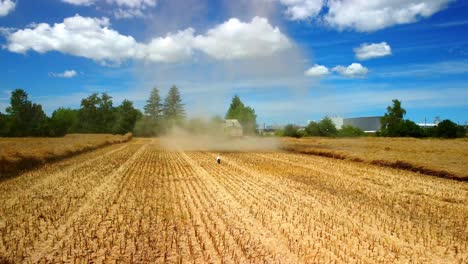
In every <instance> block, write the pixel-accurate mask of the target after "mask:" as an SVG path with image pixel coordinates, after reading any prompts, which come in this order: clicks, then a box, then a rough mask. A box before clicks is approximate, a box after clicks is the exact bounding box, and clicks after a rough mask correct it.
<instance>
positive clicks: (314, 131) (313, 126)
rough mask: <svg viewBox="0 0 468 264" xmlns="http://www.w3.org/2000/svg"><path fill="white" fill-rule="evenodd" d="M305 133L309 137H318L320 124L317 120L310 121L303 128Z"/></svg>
mask: <svg viewBox="0 0 468 264" xmlns="http://www.w3.org/2000/svg"><path fill="white" fill-rule="evenodd" d="M305 133H306V135H307V136H310V137H319V136H321V134H320V126H319V124H318V123H317V122H314V121H311V122H309V124H308V125H307V126H306V128H305Z"/></svg>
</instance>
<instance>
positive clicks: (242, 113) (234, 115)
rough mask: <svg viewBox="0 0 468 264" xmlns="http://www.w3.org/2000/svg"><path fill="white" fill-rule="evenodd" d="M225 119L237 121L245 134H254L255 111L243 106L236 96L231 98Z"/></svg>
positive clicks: (255, 127)
mask: <svg viewBox="0 0 468 264" xmlns="http://www.w3.org/2000/svg"><path fill="white" fill-rule="evenodd" d="M225 118H226V119H237V120H238V121H239V123H241V125H242V128H243V130H244V133H245V134H254V133H255V131H256V129H257V115H256V114H255V110H254V109H253V108H251V107H248V106H245V105H244V103H242V101H241V100H240V98H239V96H237V95H235V96H234V97H233V98H232V102H231V105H230V106H229V109H228V111H227V113H226V116H225Z"/></svg>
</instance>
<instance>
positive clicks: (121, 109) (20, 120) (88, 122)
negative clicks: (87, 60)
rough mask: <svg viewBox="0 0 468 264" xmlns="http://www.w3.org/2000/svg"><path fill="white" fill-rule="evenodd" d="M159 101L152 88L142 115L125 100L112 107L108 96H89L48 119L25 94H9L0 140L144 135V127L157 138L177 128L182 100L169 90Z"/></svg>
mask: <svg viewBox="0 0 468 264" xmlns="http://www.w3.org/2000/svg"><path fill="white" fill-rule="evenodd" d="M159 100H160V99H159V93H158V90H157V89H156V88H155V89H153V91H152V93H151V97H150V99H149V100H148V102H147V105H146V106H145V113H144V114H143V113H141V111H140V110H138V109H136V108H135V107H134V105H133V102H131V101H129V100H123V102H122V103H121V104H120V105H118V106H114V105H113V101H112V96H110V95H109V94H107V93H102V94H98V93H93V94H91V95H89V96H88V97H86V98H83V99H82V100H81V104H80V108H79V109H71V108H59V109H57V110H55V111H54V112H53V113H52V115H51V116H50V117H48V116H47V115H46V114H45V112H44V111H43V109H42V106H41V105H40V104H36V103H33V102H31V101H30V100H29V99H28V94H27V93H26V91H24V90H23V89H16V90H14V91H13V92H12V93H11V97H10V105H9V106H8V107H7V108H6V113H5V114H3V113H0V136H8V137H27V136H32V137H37V136H50V137H58V136H63V135H65V134H69V133H107V134H125V133H128V132H133V131H134V130H138V131H144V128H145V126H149V125H151V126H152V125H155V127H152V128H151V130H152V131H157V132H158V133H156V134H159V132H160V131H165V130H167V127H168V126H171V125H175V124H179V123H180V122H182V121H183V120H184V118H185V110H184V108H183V104H182V99H181V97H180V93H179V91H178V88H177V87H176V86H173V87H172V88H171V89H170V90H169V93H168V95H167V97H166V99H165V101H164V103H163V104H161V103H160V101H159ZM148 122H150V123H148ZM142 134H143V133H142Z"/></svg>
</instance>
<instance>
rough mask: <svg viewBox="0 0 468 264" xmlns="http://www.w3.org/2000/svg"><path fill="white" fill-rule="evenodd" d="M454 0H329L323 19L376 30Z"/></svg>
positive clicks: (343, 26)
mask: <svg viewBox="0 0 468 264" xmlns="http://www.w3.org/2000/svg"><path fill="white" fill-rule="evenodd" d="M452 1H453V0H392V1H388V0H375V1H368V0H346V1H345V0H329V1H328V13H327V14H326V15H325V17H324V20H325V21H326V22H327V23H328V24H329V25H331V26H333V27H336V28H338V29H341V30H342V29H355V30H357V31H375V30H379V29H383V28H386V27H390V26H393V25H399V24H408V23H413V22H416V21H417V20H418V19H419V18H424V17H430V16H432V15H433V14H434V13H437V12H438V11H440V10H442V9H444V8H446V7H447V5H448V4H449V3H450V2H452Z"/></svg>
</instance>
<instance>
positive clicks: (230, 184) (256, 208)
mask: <svg viewBox="0 0 468 264" xmlns="http://www.w3.org/2000/svg"><path fill="white" fill-rule="evenodd" d="M205 157H206V155H205ZM194 159H196V160H197V162H200V163H201V164H202V166H203V163H209V161H208V160H207V159H206V158H200V157H199V158H198V159H197V158H194ZM209 160H211V158H210V159H209ZM205 168H206V167H205ZM211 168H212V169H214V171H211V170H210V171H209V172H210V173H212V174H213V175H218V180H220V182H222V183H223V185H224V186H225V188H226V189H227V190H229V191H230V192H231V194H232V195H233V196H234V197H236V199H238V201H239V202H240V203H241V204H243V205H244V206H246V207H249V208H250V213H251V214H253V216H254V217H255V218H257V219H258V220H259V221H260V222H262V224H263V225H264V226H265V228H268V229H269V230H270V231H271V232H273V233H278V230H279V229H280V230H287V231H286V232H285V231H282V232H280V235H281V236H282V237H284V241H285V243H287V244H288V246H289V247H290V250H292V251H293V252H295V253H296V254H302V255H304V254H305V258H312V256H313V255H314V254H315V252H316V251H315V249H313V247H314V245H313V244H312V245H311V244H310V243H308V242H306V241H305V238H306V237H310V239H312V238H313V237H312V236H311V234H310V233H308V232H306V231H305V230H303V228H302V226H301V225H300V224H297V222H295V221H293V218H294V213H295V212H297V210H301V209H299V207H301V206H298V207H297V208H296V209H294V210H291V211H286V209H289V207H290V205H291V204H296V203H298V202H299V201H298V200H296V199H292V198H291V197H290V195H289V194H287V193H281V194H280V195H278V193H277V192H276V190H275V191H271V190H270V189H272V187H273V186H274V185H276V184H275V183H271V182H270V183H266V184H265V183H263V182H262V183H259V182H260V181H259V180H258V179H255V177H254V176H252V175H246V174H245V173H243V172H242V171H239V170H236V169H233V168H230V169H229V170H228V169H225V168H224V166H213V167H211ZM277 196H279V197H281V198H282V199H283V200H284V201H279V200H276V199H275V197H277ZM258 212H262V213H261V214H258ZM264 212H268V215H269V216H267V217H269V218H268V219H267V220H265V219H264ZM286 215H289V219H284V216H286ZM291 216H292V217H291ZM297 219H298V217H296V220H297ZM293 222H294V223H293ZM292 224H293V225H292ZM319 226H320V227H319ZM273 227H276V228H277V229H274V228H273ZM314 229H315V230H317V229H320V230H322V231H323V232H324V233H328V236H330V237H336V236H335V235H333V234H332V233H329V232H327V231H326V228H325V226H324V225H321V224H320V223H318V222H314ZM306 233H307V236H305V234H306ZM292 241H293V242H292ZM307 241H309V240H307ZM298 243H299V244H305V245H307V247H308V248H307V249H301V248H299V249H298V248H297V247H296V244H298ZM311 248H312V250H313V252H307V250H308V249H311ZM301 250H302V251H304V250H305V251H306V253H301ZM324 252H327V253H328V254H329V255H330V256H331V255H333V256H334V257H333V259H335V260H339V259H340V258H341V256H338V255H335V254H334V253H333V252H332V251H330V250H327V249H321V254H322V255H323V253H324ZM313 257H320V256H313ZM316 260H317V261H319V260H320V259H316ZM324 261H325V260H324ZM328 261H331V260H328Z"/></svg>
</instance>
